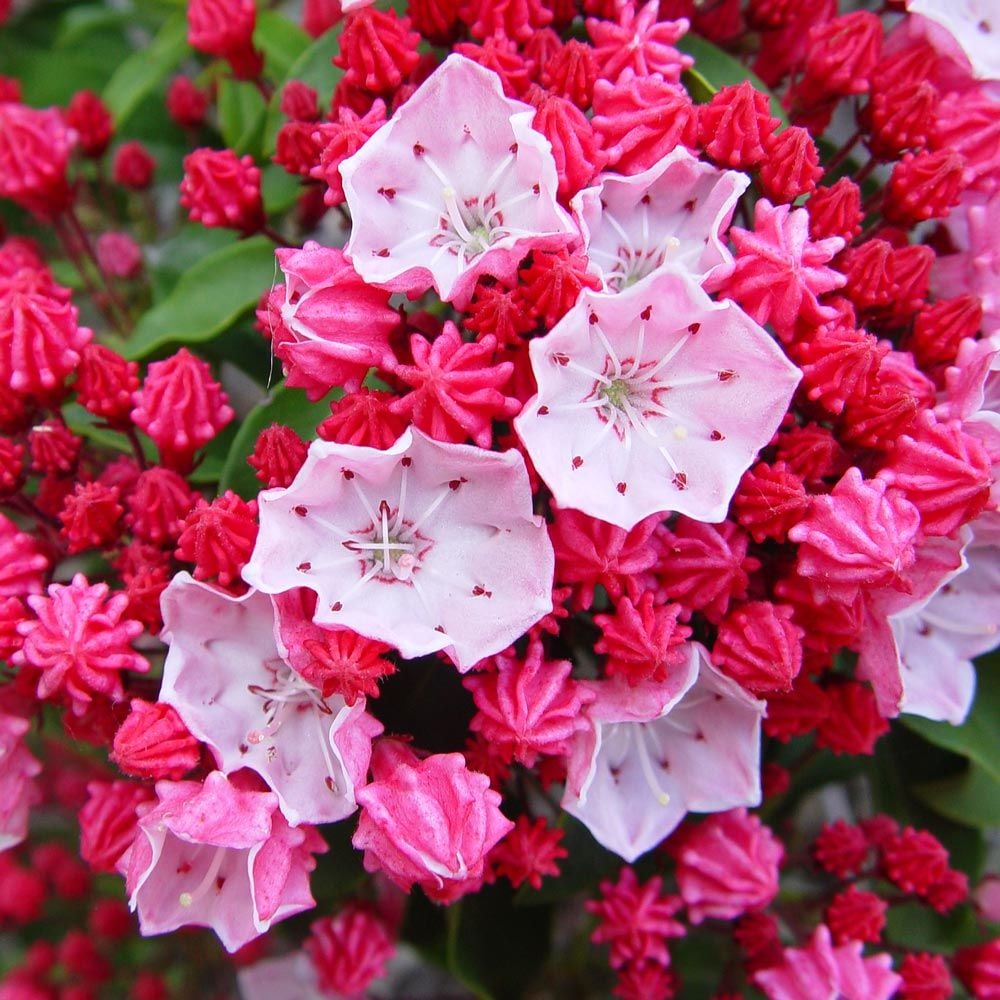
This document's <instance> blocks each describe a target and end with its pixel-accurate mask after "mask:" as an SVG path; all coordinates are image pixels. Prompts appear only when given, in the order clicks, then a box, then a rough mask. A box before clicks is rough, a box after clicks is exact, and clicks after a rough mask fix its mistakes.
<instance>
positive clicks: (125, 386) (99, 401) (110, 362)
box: [74, 344, 139, 427]
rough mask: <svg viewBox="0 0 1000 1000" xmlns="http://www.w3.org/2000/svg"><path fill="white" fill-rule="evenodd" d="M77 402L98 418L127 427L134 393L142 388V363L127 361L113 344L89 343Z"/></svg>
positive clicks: (78, 379) (77, 380)
mask: <svg viewBox="0 0 1000 1000" xmlns="http://www.w3.org/2000/svg"><path fill="white" fill-rule="evenodd" d="M74 388H75V389H76V398H77V402H78V403H79V404H80V405H81V406H82V407H83V408H84V409H86V410H89V411H90V412H91V413H93V414H94V416H95V417H101V419H103V420H106V421H107V422H108V423H109V424H113V425H115V426H117V427H125V426H127V425H128V423H129V413H130V411H131V409H132V394H133V393H134V392H135V391H136V389H138V388H139V366H138V364H136V362H134V361H126V360H125V359H124V358H123V357H122V356H121V355H120V354H116V353H115V352H114V351H112V350H111V348H110V347H105V346H104V345H103V344H88V345H87V346H86V347H85V348H84V349H83V354H82V357H81V361H80V367H79V369H78V373H77V379H76V385H75V386H74Z"/></svg>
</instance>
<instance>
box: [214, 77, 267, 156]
mask: <svg viewBox="0 0 1000 1000" xmlns="http://www.w3.org/2000/svg"><path fill="white" fill-rule="evenodd" d="M217 107H218V109H219V129H220V131H221V132H222V141H223V142H224V143H225V144H226V145H227V146H228V147H229V148H230V149H232V150H233V151H234V152H236V153H238V154H239V155H240V156H243V155H244V154H245V153H250V155H251V156H252V155H254V153H256V152H257V148H256V147H257V145H258V144H259V140H260V134H261V129H262V128H263V127H264V115H265V114H266V112H267V103H266V102H265V100H264V98H263V97H262V96H261V93H260V91H259V90H258V89H257V88H256V87H255V86H254V85H253V84H252V83H248V82H247V81H245V80H234V79H232V78H231V77H224V78H223V79H222V80H220V81H219V98H218V104H217Z"/></svg>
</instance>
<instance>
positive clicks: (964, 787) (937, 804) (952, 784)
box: [913, 764, 1000, 830]
mask: <svg viewBox="0 0 1000 1000" xmlns="http://www.w3.org/2000/svg"><path fill="white" fill-rule="evenodd" d="M913 794H914V795H916V796H917V798H918V799H920V800H921V802H925V803H926V804H927V805H929V806H930V807H931V809H933V810H934V811H935V812H936V813H940V814H941V815H942V816H946V817H947V818H948V819H951V820H954V821H955V822H956V823H962V824H964V825H965V826H974V827H978V828H979V829H981V830H988V829H990V828H991V827H1000V782H998V781H997V780H996V779H995V778H994V777H993V775H992V774H991V773H990V772H989V771H987V770H986V769H985V768H983V767H980V766H979V765H978V764H970V765H969V767H968V769H967V770H966V771H964V772H963V773H962V774H959V775H956V776H955V777H953V778H943V779H942V780H940V781H927V782H924V783H922V784H919V785H915V786H914V788H913Z"/></svg>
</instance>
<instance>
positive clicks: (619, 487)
mask: <svg viewBox="0 0 1000 1000" xmlns="http://www.w3.org/2000/svg"><path fill="white" fill-rule="evenodd" d="M615 489H616V490H618V492H619V493H620V494H621V495H622V496H625V491H626V490H627V489H628V484H627V483H619V484H618V485H617V486H616V487H615Z"/></svg>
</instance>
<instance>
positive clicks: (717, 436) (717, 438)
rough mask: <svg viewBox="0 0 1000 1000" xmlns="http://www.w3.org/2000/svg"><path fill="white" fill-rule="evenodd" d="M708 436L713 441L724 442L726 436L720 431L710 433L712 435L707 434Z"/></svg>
mask: <svg viewBox="0 0 1000 1000" xmlns="http://www.w3.org/2000/svg"><path fill="white" fill-rule="evenodd" d="M708 436H709V437H710V438H711V439H712V440H713V441H725V440H726V435H725V434H723V433H722V431H712V433H711V434H709V435H708Z"/></svg>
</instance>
